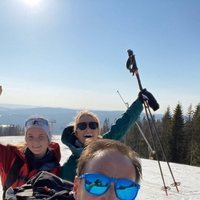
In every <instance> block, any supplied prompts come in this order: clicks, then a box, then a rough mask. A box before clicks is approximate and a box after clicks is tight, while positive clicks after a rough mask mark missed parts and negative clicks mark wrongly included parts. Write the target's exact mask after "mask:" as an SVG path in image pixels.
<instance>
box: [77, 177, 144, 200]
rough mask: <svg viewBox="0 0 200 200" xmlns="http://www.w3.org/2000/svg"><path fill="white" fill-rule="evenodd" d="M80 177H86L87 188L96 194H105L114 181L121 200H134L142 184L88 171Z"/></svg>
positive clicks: (117, 194) (116, 192)
mask: <svg viewBox="0 0 200 200" xmlns="http://www.w3.org/2000/svg"><path fill="white" fill-rule="evenodd" d="M79 178H81V179H84V186H85V190H86V191H87V192H88V193H90V194H92V195H95V196H101V195H103V194H105V193H106V192H107V191H108V189H109V187H110V185H111V183H112V182H113V183H114V188H115V194H116V196H117V197H118V198H119V199H120V200H134V199H135V198H136V196H137V194H138V190H139V189H140V185H139V184H138V183H136V182H134V181H132V180H129V179H125V178H123V179H121V178H120V179H117V178H111V177H108V176H106V175H104V174H100V173H86V174H82V175H81V176H79Z"/></svg>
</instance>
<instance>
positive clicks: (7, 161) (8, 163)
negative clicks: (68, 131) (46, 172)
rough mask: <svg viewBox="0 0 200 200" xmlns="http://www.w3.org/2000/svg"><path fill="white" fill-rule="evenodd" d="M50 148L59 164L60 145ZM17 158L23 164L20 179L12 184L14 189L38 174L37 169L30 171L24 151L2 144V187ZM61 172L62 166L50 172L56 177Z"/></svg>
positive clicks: (0, 160) (0, 155)
mask: <svg viewBox="0 0 200 200" xmlns="http://www.w3.org/2000/svg"><path fill="white" fill-rule="evenodd" d="M50 148H51V150H52V151H53V153H54V155H55V157H56V160H57V162H58V164H59V162H60V159H61V153H60V146H59V144H58V143H55V142H51V144H50ZM17 156H19V157H20V158H21V159H22V161H23V164H22V167H21V169H20V171H19V177H18V179H17V180H16V181H15V182H14V183H13V184H12V187H13V188H15V187H18V186H21V185H23V184H24V183H25V182H26V181H27V180H28V179H29V178H31V177H32V176H33V175H35V174H36V173H37V172H38V170H36V169H34V170H32V171H29V167H28V163H27V160H26V158H25V154H24V149H22V148H19V147H17V146H13V145H3V144H0V175H1V182H2V185H4V183H5V181H6V178H7V175H8V173H9V170H10V169H11V167H12V165H13V163H14V161H15V159H16V157H17ZM59 171H60V166H59V167H56V168H54V169H52V170H50V172H51V173H53V174H56V175H58V174H59Z"/></svg>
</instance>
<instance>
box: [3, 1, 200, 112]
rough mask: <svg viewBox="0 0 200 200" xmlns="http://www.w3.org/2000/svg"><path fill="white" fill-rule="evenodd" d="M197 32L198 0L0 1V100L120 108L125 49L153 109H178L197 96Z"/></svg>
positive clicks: (129, 92)
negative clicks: (131, 54)
mask: <svg viewBox="0 0 200 200" xmlns="http://www.w3.org/2000/svg"><path fill="white" fill-rule="evenodd" d="M31 1H37V4H36V5H31ZM199 35H200V1H198V0H191V1H188V0H176V1H174V0H165V1H164V0H152V1H147V0H141V1H135V0H126V1H122V0H109V1H108V0H101V1H100V0H99V1H97V0H3V1H0V85H2V86H3V93H2V96H1V98H0V104H5V103H9V104H22V105H36V106H51V107H65V108H78V109H82V108H88V109H98V110H125V106H124V105H123V102H122V101H121V99H120V97H119V95H118V94H117V90H119V91H120V93H121V95H122V96H123V98H124V99H125V101H127V102H129V103H131V102H132V101H133V100H135V99H136V97H137V94H138V92H139V89H138V84H137V80H136V79H135V77H133V76H132V75H131V74H130V73H129V72H128V70H127V69H126V66H125V63H126V60H127V58H128V56H127V49H132V50H133V51H134V54H135V56H136V61H137V65H138V68H139V73H140V78H141V81H142V85H143V87H145V88H147V89H148V90H149V91H150V92H152V93H153V94H154V96H155V97H156V99H157V100H158V102H159V104H160V110H158V111H156V112H157V113H163V112H165V111H166V109H167V107H168V106H170V107H171V110H172V111H173V109H174V108H175V106H176V105H177V103H178V102H180V103H181V104H182V107H183V110H184V111H185V112H186V111H187V109H188V107H189V105H190V104H192V106H193V107H195V106H196V105H197V104H198V103H200V98H199V97H200V95H199V91H200V81H199V74H200V67H199V63H200V37H199Z"/></svg>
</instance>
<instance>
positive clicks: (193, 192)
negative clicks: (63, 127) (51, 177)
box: [0, 135, 200, 200]
mask: <svg viewBox="0 0 200 200" xmlns="http://www.w3.org/2000/svg"><path fill="white" fill-rule="evenodd" d="M54 140H55V141H56V142H58V143H59V144H60V146H61V153H62V160H61V163H63V162H64V161H65V160H66V159H67V158H68V156H69V155H70V151H69V150H68V148H67V147H65V146H64V145H63V144H62V143H61V141H60V136H58V135H56V136H54ZM0 142H1V143H5V144H6V143H12V144H15V143H20V142H23V137H21V136H20V137H0ZM161 166H162V169H163V173H164V178H165V182H166V185H167V186H170V185H171V183H173V180H172V178H171V176H170V172H169V170H168V167H167V164H166V163H165V162H161ZM170 166H171V169H172V171H173V174H174V177H175V180H176V181H177V182H181V185H180V186H179V190H180V192H179V193H178V192H177V191H176V188H175V187H171V189H170V190H169V191H168V196H166V194H165V192H164V191H162V190H161V187H162V186H163V184H162V179H161V175H160V172H159V167H158V162H157V161H153V160H147V159H142V168H143V180H142V182H141V190H140V192H139V195H138V198H137V200H155V199H156V200H159V199H161V200H162V199H163V200H165V199H166V200H177V199H178V200H200V167H192V166H188V165H180V164H175V163H170ZM1 196H2V188H1V187H0V199H1Z"/></svg>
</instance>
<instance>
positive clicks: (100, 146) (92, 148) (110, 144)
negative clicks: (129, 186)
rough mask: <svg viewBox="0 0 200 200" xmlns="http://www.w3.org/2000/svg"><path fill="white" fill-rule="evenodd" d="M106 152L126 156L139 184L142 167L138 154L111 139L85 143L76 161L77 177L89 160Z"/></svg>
mask: <svg viewBox="0 0 200 200" xmlns="http://www.w3.org/2000/svg"><path fill="white" fill-rule="evenodd" d="M107 150H115V151H118V152H119V153H121V154H123V155H125V156H127V157H128V158H129V159H130V160H131V162H132V165H133V167H135V171H136V182H140V180H141V177H142V166H141V163H140V159H139V156H138V154H137V153H136V152H135V151H133V150H132V149H131V148H130V147H129V146H127V145H125V144H123V143H121V142H120V141H116V140H111V139H97V140H96V141H94V142H89V141H88V142H86V147H85V148H84V150H83V152H82V154H81V156H80V158H79V159H78V165H77V170H76V172H77V176H80V175H81V174H83V173H84V171H85V166H86V164H87V163H88V161H89V160H91V159H93V158H94V157H95V156H96V155H98V154H99V153H100V152H103V151H107Z"/></svg>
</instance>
